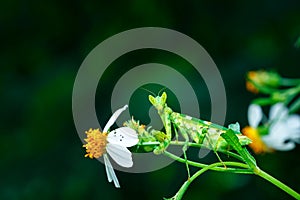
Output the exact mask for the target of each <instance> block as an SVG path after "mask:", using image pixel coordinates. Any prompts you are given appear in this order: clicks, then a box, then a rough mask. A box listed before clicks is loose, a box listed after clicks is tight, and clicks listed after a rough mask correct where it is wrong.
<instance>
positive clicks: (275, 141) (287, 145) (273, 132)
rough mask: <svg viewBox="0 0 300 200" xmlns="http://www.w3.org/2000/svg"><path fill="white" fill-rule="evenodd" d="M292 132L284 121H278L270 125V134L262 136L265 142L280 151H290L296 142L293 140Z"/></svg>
mask: <svg viewBox="0 0 300 200" xmlns="http://www.w3.org/2000/svg"><path fill="white" fill-rule="evenodd" d="M292 134H293V133H291V131H290V129H288V127H287V126H286V123H285V122H283V121H277V122H276V123H273V124H272V125H271V126H270V129H269V134H268V135H266V136H263V137H262V140H263V141H264V143H265V144H266V145H267V146H269V147H272V148H273V149H276V150H280V151H288V150H291V149H293V148H295V144H294V142H293V141H291V140H292V139H293V138H292Z"/></svg>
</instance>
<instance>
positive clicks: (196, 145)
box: [170, 141, 244, 161]
mask: <svg viewBox="0 0 300 200" xmlns="http://www.w3.org/2000/svg"><path fill="white" fill-rule="evenodd" d="M170 144H171V145H180V146H182V145H185V144H186V142H181V141H171V142H170ZM187 145H188V146H189V147H198V148H203V147H204V148H207V149H210V148H209V147H207V146H205V145H203V144H198V143H193V142H189V143H187ZM218 151H219V152H221V153H224V154H227V155H229V156H231V157H234V158H236V159H238V160H240V161H244V159H243V158H242V157H241V156H239V155H238V154H236V153H233V152H230V151H223V150H218Z"/></svg>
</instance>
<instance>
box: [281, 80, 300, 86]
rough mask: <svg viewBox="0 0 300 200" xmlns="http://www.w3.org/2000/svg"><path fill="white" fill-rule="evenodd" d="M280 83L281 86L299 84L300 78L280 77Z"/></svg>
mask: <svg viewBox="0 0 300 200" xmlns="http://www.w3.org/2000/svg"><path fill="white" fill-rule="evenodd" d="M280 84H281V85H282V86H295V85H298V84H300V79H292V78H281V79H280Z"/></svg>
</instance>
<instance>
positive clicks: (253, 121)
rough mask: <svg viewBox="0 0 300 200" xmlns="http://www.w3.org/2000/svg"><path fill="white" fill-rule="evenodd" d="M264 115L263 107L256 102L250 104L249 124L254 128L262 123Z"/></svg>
mask: <svg viewBox="0 0 300 200" xmlns="http://www.w3.org/2000/svg"><path fill="white" fill-rule="evenodd" d="M262 116H263V112H262V109H261V107H260V106H259V105H256V104H250V106H249V108H248V121H249V125H250V126H251V127H253V128H256V127H257V126H258V124H259V123H260V121H261V119H262Z"/></svg>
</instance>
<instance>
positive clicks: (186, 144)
mask: <svg viewBox="0 0 300 200" xmlns="http://www.w3.org/2000/svg"><path fill="white" fill-rule="evenodd" d="M180 132H181V135H182V136H183V137H184V140H185V144H184V145H183V147H182V151H183V156H184V160H185V166H186V171H187V173H188V180H190V177H191V175H190V168H189V164H188V162H187V161H188V159H187V156H186V151H187V148H188V143H189V136H188V134H187V132H186V131H185V130H183V129H180ZM175 133H176V134H177V130H176V128H175ZM177 135H178V134H177Z"/></svg>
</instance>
